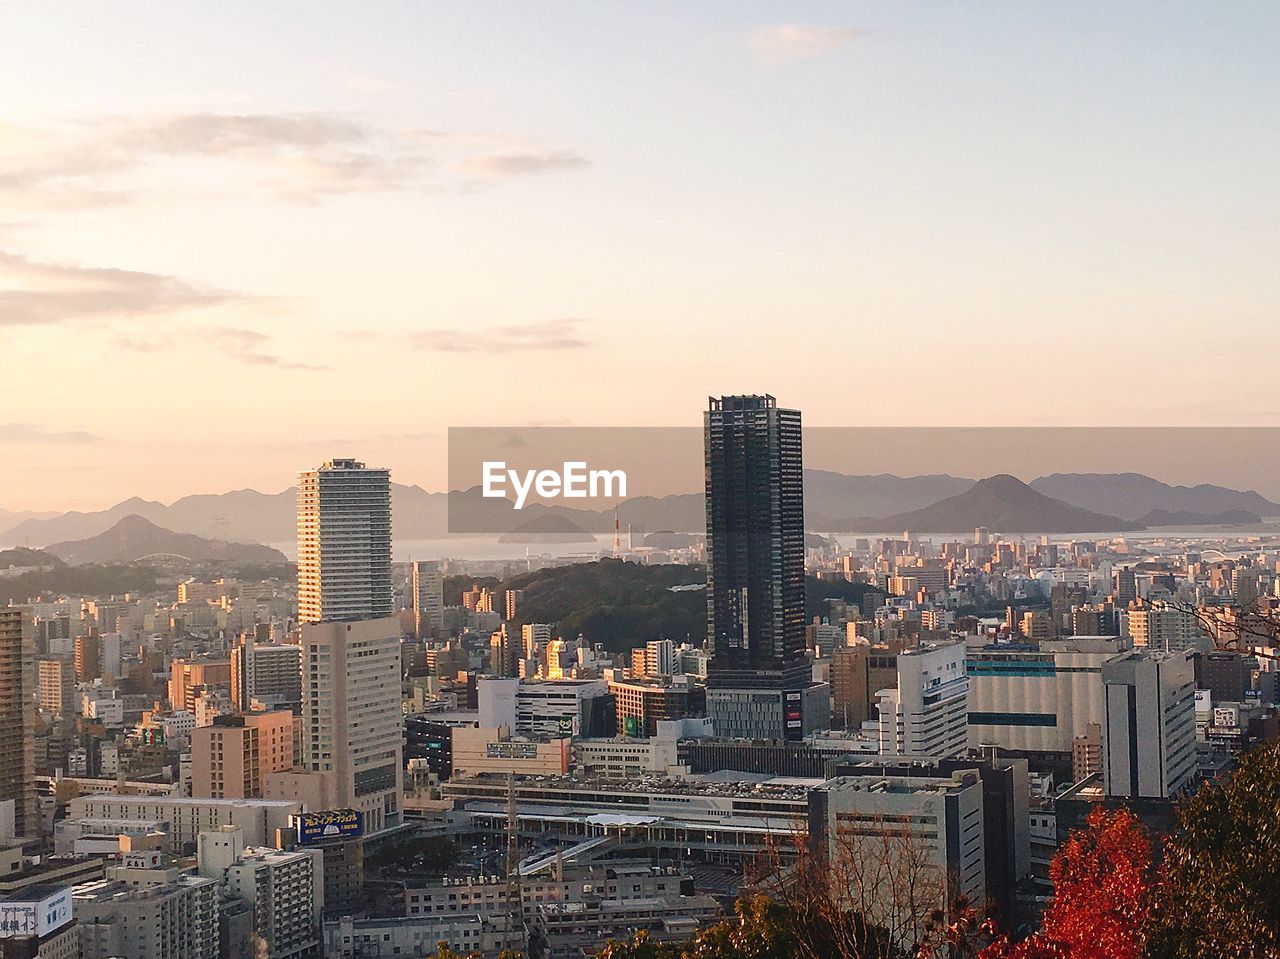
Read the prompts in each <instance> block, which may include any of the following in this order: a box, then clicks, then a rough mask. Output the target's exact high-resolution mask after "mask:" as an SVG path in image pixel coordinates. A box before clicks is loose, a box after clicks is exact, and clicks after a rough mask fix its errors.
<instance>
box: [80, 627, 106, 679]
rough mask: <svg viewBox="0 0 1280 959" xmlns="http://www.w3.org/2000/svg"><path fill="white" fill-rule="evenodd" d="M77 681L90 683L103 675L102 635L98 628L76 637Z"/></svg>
mask: <svg viewBox="0 0 1280 959" xmlns="http://www.w3.org/2000/svg"><path fill="white" fill-rule="evenodd" d="M75 649H76V682H80V683H88V682H92V681H93V680H95V679H99V678H100V677H101V676H102V637H101V636H100V635H99V634H98V632H97V630H93V631H92V632H89V633H85V634H82V635H80V636H77V637H76V646H75Z"/></svg>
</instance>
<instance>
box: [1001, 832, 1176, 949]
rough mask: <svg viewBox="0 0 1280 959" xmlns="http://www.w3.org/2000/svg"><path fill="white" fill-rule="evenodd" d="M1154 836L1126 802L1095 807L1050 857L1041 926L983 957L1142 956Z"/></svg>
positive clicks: (1150, 898) (1150, 897)
mask: <svg viewBox="0 0 1280 959" xmlns="http://www.w3.org/2000/svg"><path fill="white" fill-rule="evenodd" d="M1152 873H1153V870H1152V855H1151V838H1150V836H1149V835H1148V834H1147V831H1146V829H1144V828H1143V826H1142V824H1141V823H1140V822H1138V819H1137V817H1136V816H1134V815H1133V813H1131V812H1129V811H1128V810H1124V809H1120V810H1111V811H1109V810H1106V809H1103V808H1102V807H1097V808H1095V809H1094V810H1093V812H1091V813H1090V814H1089V820H1088V829H1083V830H1080V831H1078V832H1076V833H1075V834H1073V835H1072V836H1071V838H1070V839H1068V840H1067V842H1066V844H1065V845H1063V847H1062V848H1061V849H1060V850H1059V851H1058V854H1057V855H1056V856H1054V858H1053V862H1052V864H1051V865H1050V876H1051V878H1052V879H1053V888H1054V897H1053V902H1052V903H1051V904H1050V906H1049V908H1048V910H1047V911H1046V912H1045V916H1044V922H1043V924H1042V925H1041V928H1040V929H1039V930H1038V931H1037V932H1036V933H1034V934H1033V935H1032V936H1030V937H1029V938H1028V939H1025V940H1024V941H1022V942H1019V943H1012V942H1010V941H1009V940H1008V939H999V940H997V941H996V942H994V943H992V944H991V945H990V946H988V947H987V948H986V949H984V950H983V951H982V953H981V954H980V955H981V959H1139V957H1140V956H1142V955H1143V954H1144V951H1145V946H1146V930H1147V924H1148V919H1149V917H1150V914H1151V901H1152V879H1153V875H1152Z"/></svg>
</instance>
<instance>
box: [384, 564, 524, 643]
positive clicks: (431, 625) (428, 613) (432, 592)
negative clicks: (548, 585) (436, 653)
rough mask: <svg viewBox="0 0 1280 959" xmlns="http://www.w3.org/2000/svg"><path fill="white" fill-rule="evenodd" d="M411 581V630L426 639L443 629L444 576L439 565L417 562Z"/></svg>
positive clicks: (420, 637) (414, 565)
mask: <svg viewBox="0 0 1280 959" xmlns="http://www.w3.org/2000/svg"><path fill="white" fill-rule="evenodd" d="M411 579H412V582H411V583H410V591H409V597H410V599H411V601H412V602H413V630H414V633H415V634H416V635H417V636H418V638H419V639H426V638H428V637H430V636H433V635H434V634H435V632H436V631H437V630H442V629H444V574H443V573H442V572H441V571H440V564H439V563H433V562H417V563H414V564H413V572H412V577H411ZM510 618H511V617H510V616H508V617H507V619H510Z"/></svg>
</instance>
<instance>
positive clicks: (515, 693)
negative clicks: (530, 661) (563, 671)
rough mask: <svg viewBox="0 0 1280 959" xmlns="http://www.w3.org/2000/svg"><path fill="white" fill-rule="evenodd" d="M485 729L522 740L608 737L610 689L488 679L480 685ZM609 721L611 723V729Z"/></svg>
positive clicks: (596, 683) (595, 684) (601, 683)
mask: <svg viewBox="0 0 1280 959" xmlns="http://www.w3.org/2000/svg"><path fill="white" fill-rule="evenodd" d="M476 690H477V697H478V704H479V708H480V716H479V720H480V725H481V726H486V727H488V728H491V729H492V728H496V727H498V726H506V727H507V728H508V729H510V730H512V732H513V733H516V734H518V735H521V736H560V735H574V736H589V735H609V734H610V733H612V732H613V731H614V723H613V715H612V713H611V712H609V714H608V715H606V708H605V704H606V700H608V697H609V684H608V682H607V681H606V680H603V679H552V680H541V681H540V680H521V679H486V678H481V679H480V680H479V681H478V682H477V684H476ZM605 720H608V722H607V723H606V722H605Z"/></svg>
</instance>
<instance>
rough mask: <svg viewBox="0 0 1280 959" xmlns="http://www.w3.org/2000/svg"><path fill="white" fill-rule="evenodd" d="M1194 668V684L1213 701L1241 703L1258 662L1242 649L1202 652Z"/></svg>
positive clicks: (1246, 697)
mask: <svg viewBox="0 0 1280 959" xmlns="http://www.w3.org/2000/svg"><path fill="white" fill-rule="evenodd" d="M1195 668H1196V688H1197V689H1204V690H1207V691H1208V692H1209V695H1210V697H1211V699H1212V701H1213V702H1215V703H1243V702H1244V701H1245V700H1247V699H1248V698H1249V693H1250V691H1251V690H1252V688H1253V673H1254V670H1256V669H1257V668H1258V662H1257V660H1255V659H1254V658H1253V657H1252V656H1246V655H1245V654H1244V653H1235V652H1212V653H1201V654H1199V655H1197V656H1196V658H1195Z"/></svg>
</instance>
